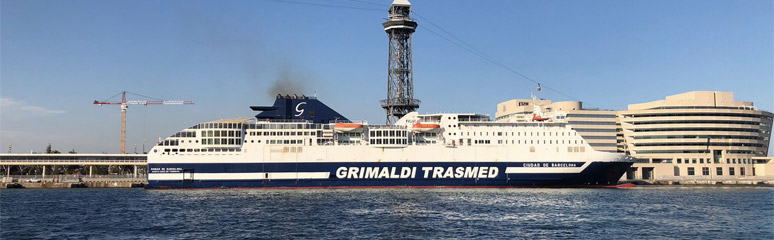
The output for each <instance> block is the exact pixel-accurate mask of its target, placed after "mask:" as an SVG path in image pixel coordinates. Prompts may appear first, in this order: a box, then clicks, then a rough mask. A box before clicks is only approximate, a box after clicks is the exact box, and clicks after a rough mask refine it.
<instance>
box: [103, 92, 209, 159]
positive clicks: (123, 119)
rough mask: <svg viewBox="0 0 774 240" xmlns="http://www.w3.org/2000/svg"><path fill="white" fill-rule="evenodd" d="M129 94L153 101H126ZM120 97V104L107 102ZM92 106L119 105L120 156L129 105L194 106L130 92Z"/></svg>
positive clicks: (124, 148)
mask: <svg viewBox="0 0 774 240" xmlns="http://www.w3.org/2000/svg"><path fill="white" fill-rule="evenodd" d="M127 93H129V94H131V95H136V96H140V97H145V98H152V99H154V100H130V101H126V94H127ZM118 95H121V102H110V101H109V100H110V99H112V98H114V97H116V96H118ZM94 104H96V105H99V106H102V105H121V154H124V153H126V109H128V108H129V105H145V106H147V105H183V104H194V102H193V101H170V100H161V99H158V98H153V97H148V96H143V95H140V94H135V93H130V92H126V91H123V92H120V93H118V94H116V95H113V96H112V97H110V98H108V100H105V101H97V100H94Z"/></svg>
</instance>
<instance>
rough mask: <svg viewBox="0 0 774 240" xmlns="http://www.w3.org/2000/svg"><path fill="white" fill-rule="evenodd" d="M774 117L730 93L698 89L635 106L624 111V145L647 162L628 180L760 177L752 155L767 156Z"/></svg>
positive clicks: (631, 173) (628, 175)
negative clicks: (757, 174)
mask: <svg viewBox="0 0 774 240" xmlns="http://www.w3.org/2000/svg"><path fill="white" fill-rule="evenodd" d="M772 117H774V114H772V113H771V112H766V111H761V110H758V109H757V108H756V107H754V106H753V103H752V102H745V101H736V100H734V94H733V93H731V92H717V91H694V92H687V93H682V94H677V95H673V96H668V97H666V99H664V100H658V101H653V102H648V103H640V104H631V105H629V109H628V110H627V111H619V120H620V123H621V131H622V133H623V145H625V147H624V148H623V149H625V151H627V152H628V153H629V154H630V155H631V156H634V157H636V158H638V159H639V161H640V162H641V163H642V164H635V166H634V167H633V168H632V170H630V172H629V173H627V178H630V179H635V178H636V179H656V178H658V179H662V178H671V177H680V176H688V177H691V178H696V177H699V178H701V177H702V176H706V177H707V178H713V177H714V178H725V177H728V176H732V177H738V176H748V175H755V173H754V170H753V164H754V163H753V158H754V157H761V156H766V155H767V154H768V150H769V140H770V137H771V128H772ZM665 163H666V164H665ZM669 163H671V164H669ZM638 166H639V168H638ZM635 176H636V177H635ZM720 176H723V177H720Z"/></svg>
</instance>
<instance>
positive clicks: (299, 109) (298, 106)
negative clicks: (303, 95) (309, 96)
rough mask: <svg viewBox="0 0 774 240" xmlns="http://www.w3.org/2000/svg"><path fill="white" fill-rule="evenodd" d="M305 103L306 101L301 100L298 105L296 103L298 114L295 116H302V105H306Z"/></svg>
mask: <svg viewBox="0 0 774 240" xmlns="http://www.w3.org/2000/svg"><path fill="white" fill-rule="evenodd" d="M304 104H306V102H300V103H298V105H296V112H297V113H298V114H296V115H294V116H296V117H299V116H301V114H304V109H303V108H301V105H304Z"/></svg>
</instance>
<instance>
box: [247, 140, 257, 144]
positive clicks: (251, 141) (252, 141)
mask: <svg viewBox="0 0 774 240" xmlns="http://www.w3.org/2000/svg"><path fill="white" fill-rule="evenodd" d="M245 142H247V141H245ZM254 142H255V140H250V143H254Z"/></svg>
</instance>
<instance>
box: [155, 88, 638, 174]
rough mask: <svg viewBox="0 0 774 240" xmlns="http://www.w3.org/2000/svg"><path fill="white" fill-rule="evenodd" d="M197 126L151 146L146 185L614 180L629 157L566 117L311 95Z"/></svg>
mask: <svg viewBox="0 0 774 240" xmlns="http://www.w3.org/2000/svg"><path fill="white" fill-rule="evenodd" d="M251 108H252V109H253V110H258V111H263V112H262V113H260V114H258V115H256V117H254V118H241V119H228V120H219V121H213V122H206V123H201V124H197V125H195V126H192V127H190V128H187V129H184V130H182V131H180V132H179V133H176V134H174V135H172V136H170V137H168V138H166V139H164V140H163V141H161V142H160V143H159V145H158V146H156V147H154V148H153V149H152V150H151V152H150V153H149V154H148V169H149V170H148V182H149V184H148V186H147V187H148V188H288V187H290V188H292V187H512V186H587V187H591V186H611V185H615V184H617V180H618V179H619V178H620V177H621V175H622V174H623V173H624V172H625V171H626V169H627V168H628V167H629V166H630V165H631V164H632V162H631V161H629V160H628V159H626V158H625V157H624V156H623V155H619V154H613V153H607V152H598V151H594V150H593V149H592V148H591V147H590V146H589V145H588V143H586V142H585V141H584V140H583V138H581V137H580V136H579V135H578V133H577V132H575V131H574V130H572V129H571V128H570V127H568V126H567V124H566V123H564V122H556V121H531V122H494V121H491V120H490V118H489V116H487V115H481V114H473V113H443V114H418V113H416V112H412V113H409V114H407V115H405V116H403V118H401V119H400V120H398V121H397V122H396V124H395V125H370V124H368V123H367V122H365V121H362V122H359V121H350V120H348V119H347V118H345V117H343V116H341V115H340V114H338V113H337V112H336V111H334V110H332V109H330V108H329V107H327V106H326V105H325V104H323V103H322V102H320V101H319V100H317V99H316V98H312V97H305V96H302V97H297V96H295V97H294V96H278V97H277V99H276V101H275V104H274V105H273V106H271V107H251Z"/></svg>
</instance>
